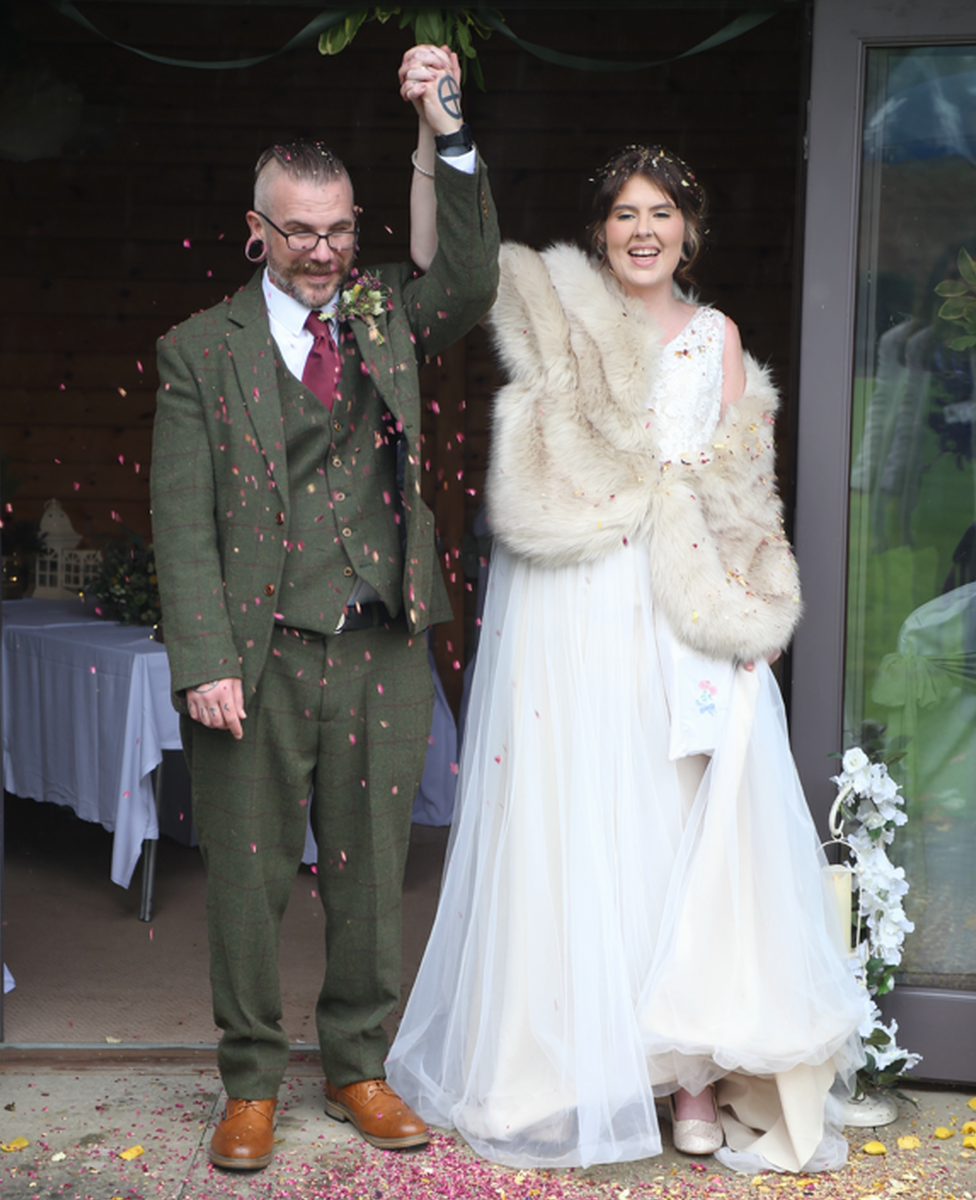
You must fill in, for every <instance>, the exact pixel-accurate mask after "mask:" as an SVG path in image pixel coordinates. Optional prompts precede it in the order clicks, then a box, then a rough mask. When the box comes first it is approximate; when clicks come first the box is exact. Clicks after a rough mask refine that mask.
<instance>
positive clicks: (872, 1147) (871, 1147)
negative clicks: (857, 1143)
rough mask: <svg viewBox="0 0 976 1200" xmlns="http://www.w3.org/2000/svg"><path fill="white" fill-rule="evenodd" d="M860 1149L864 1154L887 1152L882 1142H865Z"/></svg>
mask: <svg viewBox="0 0 976 1200" xmlns="http://www.w3.org/2000/svg"><path fill="white" fill-rule="evenodd" d="M861 1149H862V1150H863V1151H864V1153H865V1154H887V1153H888V1148H887V1146H885V1144H884V1143H883V1142H866V1143H865V1144H864V1145H863V1146H862V1147H861Z"/></svg>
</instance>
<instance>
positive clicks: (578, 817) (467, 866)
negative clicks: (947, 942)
mask: <svg viewBox="0 0 976 1200" xmlns="http://www.w3.org/2000/svg"><path fill="white" fill-rule="evenodd" d="M649 572H650V563H649V561H648V556H647V552H646V550H645V549H643V548H642V547H623V548H622V549H621V550H620V551H618V552H617V553H616V554H615V555H613V556H611V557H609V558H606V559H603V560H601V561H599V562H598V563H594V564H588V565H573V566H569V567H565V568H559V569H555V570H551V569H543V568H540V567H538V566H535V565H533V564H532V563H530V562H527V561H526V560H524V559H518V558H515V557H513V556H511V555H509V554H507V553H506V552H505V551H504V550H500V549H496V551H495V554H494V558H493V561H492V568H491V577H490V581H489V586H488V596H487V601H486V606H485V612H484V617H483V622H482V629H481V634H480V644H479V650H478V660H477V666H476V669H475V675H474V682H473V687H472V695H471V700H470V707H469V712H468V720H467V732H466V736H465V740H464V745H463V748H462V756H461V765H460V778H459V786H458V806H457V810H456V812H455V818H454V826H453V829H452V833H451V841H450V844H449V849H448V861H447V865H446V868H445V875H444V880H443V885H442V892H441V897H440V904H439V908H438V912H437V917H436V920H435V923H434V928H433V931H432V933H431V938H430V942H429V944H428V947H427V951H426V954H425V956H424V960H423V963H422V965H421V968H420V973H419V975H418V977H417V981H416V983H415V985H414V988H413V992H412V994H411V997H410V1001H409V1004H408V1006H407V1010H406V1013H405V1015H404V1018H403V1022H402V1024H401V1027H400V1031H399V1034H398V1036H397V1038H396V1041H395V1043H394V1045H393V1048H392V1050H391V1053H390V1057H389V1059H388V1062H387V1073H388V1076H389V1078H390V1081H391V1083H392V1084H393V1086H394V1087H395V1088H396V1089H397V1090H398V1091H399V1092H400V1093H401V1095H403V1097H404V1098H405V1099H406V1100H407V1101H408V1102H409V1103H410V1104H412V1105H413V1106H414V1107H415V1108H416V1109H417V1110H418V1111H419V1113H420V1114H421V1115H422V1116H423V1117H424V1118H425V1119H426V1120H427V1121H429V1122H430V1123H431V1124H434V1125H438V1126H442V1127H454V1128H456V1129H457V1130H458V1131H459V1132H460V1133H461V1134H462V1135H463V1137H464V1138H465V1140H466V1141H468V1142H469V1143H470V1144H471V1145H472V1146H473V1147H474V1149H475V1150H477V1151H478V1152H479V1153H481V1154H483V1155H484V1156H486V1157H488V1158H490V1159H493V1160H495V1161H497V1162H501V1163H506V1164H509V1165H514V1166H527V1165H537V1166H587V1165H589V1164H591V1163H595V1162H618V1161H625V1160H632V1159H637V1158H644V1157H647V1156H650V1155H654V1154H658V1153H660V1150H661V1141H660V1134H659V1130H658V1119H657V1112H656V1109H655V1098H656V1097H660V1096H663V1095H665V1094H667V1093H669V1092H673V1091H674V1090H675V1089H677V1088H678V1087H684V1088H687V1089H688V1090H689V1091H691V1092H693V1093H697V1092H699V1091H700V1090H701V1089H702V1088H703V1087H705V1086H706V1085H708V1084H710V1083H713V1082H715V1081H719V1084H718V1101H719V1104H720V1105H721V1106H722V1107H721V1116H722V1120H723V1124H724V1126H725V1131H726V1140H727V1143H728V1146H729V1147H730V1149H728V1150H725V1151H722V1152H721V1153H722V1155H723V1156H724V1158H725V1161H727V1162H728V1163H729V1164H730V1165H734V1166H737V1167H739V1168H740V1169H746V1170H757V1169H760V1168H761V1167H764V1166H769V1165H772V1166H775V1167H777V1168H779V1169H790V1170H799V1169H801V1168H803V1169H808V1170H813V1169H818V1168H824V1167H831V1166H839V1165H840V1164H841V1163H842V1162H843V1161H844V1158H845V1156H846V1143H845V1142H844V1140H843V1138H842V1137H841V1136H840V1128H839V1126H840V1117H839V1113H840V1108H841V1101H842V1098H843V1097H844V1095H845V1094H846V1093H845V1087H847V1086H848V1085H849V1083H850V1080H851V1078H852V1076H853V1074H854V1072H855V1071H856V1069H857V1067H858V1066H859V1065H860V1063H861V1057H860V1049H859V1046H860V1043H859V1042H858V1040H857V1038H856V1036H855V1033H856V1028H857V1025H858V1023H859V1022H860V1021H861V1020H862V1019H863V1015H864V998H863V993H862V992H861V989H860V988H859V987H858V986H857V984H856V983H855V982H854V980H853V977H852V975H851V973H850V971H849V969H848V966H847V964H846V963H845V960H844V957H843V952H842V948H841V930H840V919H839V917H838V916H837V914H836V912H835V909H834V906H833V905H832V903H831V899H830V894H829V890H828V887H827V886H826V885H825V879H824V872H823V870H822V867H823V864H824V859H823V855H822V853H821V851H820V848H819V844H818V839H817V835H816V831H815V829H814V826H813V823H812V821H811V819H810V816H809V813H808V811H807V807H806V803H805V801H804V798H803V794H802V791H801V788H800V784H799V780H798V778H797V774H796V769H795V767H794V764H793V760H792V757H791V754H790V750H789V744H788V740H787V732H786V724H785V717H784V712H783V706H782V702H781V699H780V696H779V691H778V688H777V686H776V682H775V680H774V678H773V676H772V674H771V672H770V671H769V668H768V667H767V666H766V665H765V664H764V663H757V664H756V668H755V670H754V671H746V670H745V669H744V668H738V669H736V670H735V671H734V672H733V673H732V674H731V675H730V679H731V686H732V695H731V699H730V702H729V704H728V706H727V710H726V711H725V713H724V715H722V716H721V722H722V724H721V727H720V729H719V731H718V734H717V739H716V749H715V751H714V753H713V754H711V755H708V756H706V755H702V754H699V755H693V756H689V757H683V758H678V759H676V760H674V761H672V760H671V759H670V758H669V729H670V711H669V701H668V694H667V691H666V689H665V685H664V678H663V674H662V666H661V655H660V652H659V639H660V636H661V629H660V622H658V625H657V628H656V627H655V616H654V613H653V611H652V605H651V600H650V583H649ZM672 702H673V697H672ZM832 1088H833V1097H834V1098H833V1100H831V1098H830V1096H828V1093H829V1092H830V1091H831V1089H832Z"/></svg>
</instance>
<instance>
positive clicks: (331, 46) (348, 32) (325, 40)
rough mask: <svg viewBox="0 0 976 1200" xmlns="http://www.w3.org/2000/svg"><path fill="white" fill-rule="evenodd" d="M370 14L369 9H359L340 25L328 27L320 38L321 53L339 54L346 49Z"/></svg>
mask: <svg viewBox="0 0 976 1200" xmlns="http://www.w3.org/2000/svg"><path fill="white" fill-rule="evenodd" d="M368 16H369V9H367V8H360V9H357V10H356V11H355V12H354V13H352V14H351V15H350V16H348V17H346V18H345V20H344V21H340V22H339V24H338V25H333V27H332V28H331V29H327V30H326V31H325V33H323V34H322V36H321V37H320V38H319V54H338V53H339V52H340V51H342V50H345V48H346V47H347V46H348V45H349V43H350V42H351V41H352V39H353V38H354V37H355V36H356V34H357V33H358V32H359V30H360V27H361V26H362V24H363V22H364V21H365V20H366V19H367V17H368Z"/></svg>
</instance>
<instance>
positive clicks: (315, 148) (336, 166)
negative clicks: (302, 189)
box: [254, 140, 349, 212]
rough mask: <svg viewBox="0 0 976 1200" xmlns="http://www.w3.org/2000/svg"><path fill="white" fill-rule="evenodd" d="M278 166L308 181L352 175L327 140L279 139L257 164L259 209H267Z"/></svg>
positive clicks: (255, 186)
mask: <svg viewBox="0 0 976 1200" xmlns="http://www.w3.org/2000/svg"><path fill="white" fill-rule="evenodd" d="M275 166H277V167H278V168H279V169H280V170H282V171H284V172H285V174H286V175H290V176H291V178H292V179H300V180H302V181H305V182H308V183H334V182H335V181H336V180H339V179H348V178H349V172H348V171H347V170H346V168H345V166H344V165H343V163H342V160H341V159H340V158H338V157H337V156H336V155H335V154H333V153H332V151H331V150H330V149H329V147H328V146H326V145H325V143H324V142H306V141H302V140H299V141H296V142H279V143H278V144H277V145H275V146H269V147H268V149H267V150H265V151H264V152H263V153H262V154H261V157H260V158H259V159H258V161H257V162H256V163H255V164H254V207H255V209H256V210H257V211H258V212H263V211H266V205H267V203H268V187H269V186H270V182H271V179H272V178H273V177H274V173H275V172H274V167H275Z"/></svg>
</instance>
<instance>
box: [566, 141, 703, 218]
mask: <svg viewBox="0 0 976 1200" xmlns="http://www.w3.org/2000/svg"><path fill="white" fill-rule="evenodd" d="M648 169H649V170H651V171H657V172H659V173H660V174H662V175H665V176H670V178H671V179H672V180H673V181H674V182H675V183H676V184H677V186H678V187H680V188H682V189H683V190H685V191H686V192H687V195H688V199H689V201H690V207H691V208H692V209H693V210H696V211H699V212H700V211H701V209H703V208H704V206H705V191H704V189H703V188H702V186H701V184H700V183H699V182H698V180H697V179H696V178H695V174H694V172H693V171H692V170H691V168H690V167H689V166H688V164H687V163H686V162H685V161H684V160H683V159H681V158H679V157H678V156H677V154H672V153H671V151H670V150H667V149H665V147H664V146H642V145H639V144H638V143H632V144H631V145H629V146H623V147H621V149H619V150H617V151H616V152H615V153H614V154H613V155H611V157H610V158H609V159H608V160H607V161H606V162H605V163H604V164H603V166H602V167H599V168H598V169H597V170H596V171H595V172H594V173H593V176H592V178H591V179H590V183H596V184H601V183H603V182H605V181H606V180H608V179H613V178H614V177H615V176H617V175H621V176H623V178H624V180H627V179H629V178H630V176H631V175H636V174H638V173H639V172H641V171H646V170H648Z"/></svg>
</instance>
